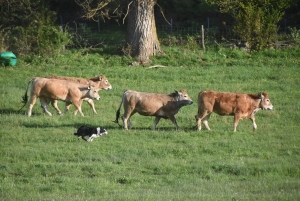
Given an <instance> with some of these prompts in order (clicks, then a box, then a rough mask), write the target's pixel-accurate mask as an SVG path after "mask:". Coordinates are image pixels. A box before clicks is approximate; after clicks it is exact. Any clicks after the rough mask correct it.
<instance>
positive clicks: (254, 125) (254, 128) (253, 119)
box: [250, 116, 257, 131]
mask: <svg viewBox="0 0 300 201" xmlns="http://www.w3.org/2000/svg"><path fill="white" fill-rule="evenodd" d="M250 119H251V121H252V125H253V131H255V130H256V129H257V125H256V123H255V117H254V116H251V117H250Z"/></svg>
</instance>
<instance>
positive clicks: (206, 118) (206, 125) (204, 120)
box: [202, 113, 211, 130]
mask: <svg viewBox="0 0 300 201" xmlns="http://www.w3.org/2000/svg"><path fill="white" fill-rule="evenodd" d="M210 115H211V113H210V114H208V115H206V116H205V117H204V118H203V119H202V122H203V124H204V126H205V128H206V129H207V130H210V128H209V126H208V119H209V117H210Z"/></svg>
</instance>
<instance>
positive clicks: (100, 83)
mask: <svg viewBox="0 0 300 201" xmlns="http://www.w3.org/2000/svg"><path fill="white" fill-rule="evenodd" d="M45 78H49V79H59V80H67V81H71V82H75V83H81V84H87V83H89V82H90V81H92V82H93V85H94V87H95V89H97V90H108V89H112V86H111V84H110V83H109V82H108V79H107V78H106V77H105V75H101V76H95V77H92V78H77V77H66V76H56V75H50V76H47V77H45ZM83 100H84V101H87V102H88V104H89V105H90V106H91V107H92V109H93V111H94V113H95V114H97V111H96V109H95V104H94V102H93V100H92V99H90V98H83ZM47 101H48V104H49V102H51V105H52V106H53V107H54V108H55V109H56V111H57V112H58V114H61V111H60V110H59V108H58V106H57V100H50V99H49V100H47ZM44 112H45V111H44ZM77 112H78V110H77V109H76V110H75V111H74V114H75V115H76V114H77Z"/></svg>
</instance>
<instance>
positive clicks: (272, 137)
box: [0, 47, 300, 200]
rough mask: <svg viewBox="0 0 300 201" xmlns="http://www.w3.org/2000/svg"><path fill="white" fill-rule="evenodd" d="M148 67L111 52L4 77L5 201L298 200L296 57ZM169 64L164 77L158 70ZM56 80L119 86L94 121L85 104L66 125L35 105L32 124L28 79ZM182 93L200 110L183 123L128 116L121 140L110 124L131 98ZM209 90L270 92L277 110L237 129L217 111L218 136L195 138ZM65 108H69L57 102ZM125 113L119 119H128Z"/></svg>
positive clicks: (185, 115)
mask: <svg viewBox="0 0 300 201" xmlns="http://www.w3.org/2000/svg"><path fill="white" fill-rule="evenodd" d="M165 51H166V55H164V56H159V57H155V58H151V59H152V61H153V63H152V64H150V65H148V66H138V67H132V66H128V63H130V62H129V61H133V60H134V59H132V58H127V57H119V56H116V55H109V54H107V53H106V52H105V51H104V50H99V52H98V53H97V52H88V54H82V53H81V52H76V51H67V53H66V54H63V55H60V56H57V57H55V58H35V59H34V61H32V62H30V63H28V62H26V61H25V60H23V59H22V58H19V59H18V65H17V66H15V67H5V68H4V67H3V68H1V79H0V96H1V101H0V126H1V130H0V139H1V148H0V151H1V153H2V154H1V156H0V161H1V164H0V186H1V191H0V192H1V193H0V199H1V200H99V199H100V200H234V199H235V200H299V198H300V196H299V191H300V189H299V186H300V182H299V181H300V180H299V179H300V171H299V170H300V160H299V156H300V136H299V131H300V126H299V115H300V105H299V103H298V102H299V101H298V100H299V98H300V89H299V86H300V81H299V76H300V68H299V64H300V59H299V58H300V52H299V49H286V50H283V51H279V50H270V51H266V52H262V53H256V52H253V53H245V52H241V51H240V50H235V49H232V50H231V49H222V48H215V49H213V50H210V51H208V52H203V51H201V50H187V49H182V48H180V47H171V48H170V47H165ZM151 65H164V66H166V67H164V68H151V69H149V68H148V67H149V66H151ZM50 74H57V75H67V76H81V77H93V76H95V75H101V74H105V75H106V77H107V78H108V79H109V81H110V83H111V84H112V86H113V89H112V90H108V91H101V92H100V96H101V100H100V101H95V106H96V110H97V111H98V114H97V115H95V114H93V111H92V109H91V108H90V107H89V105H88V104H87V103H83V104H82V111H83V113H84V114H85V116H84V117H81V116H80V115H77V116H74V115H73V114H72V112H73V111H74V106H73V107H71V111H69V112H68V113H67V114H65V115H63V116H59V115H57V114H56V112H55V110H54V109H53V108H52V107H51V106H50V111H51V112H52V113H53V116H52V117H49V116H46V115H43V114H42V109H41V107H40V103H39V101H37V103H36V105H35V106H34V108H33V115H32V117H30V118H29V117H27V116H26V112H27V106H26V107H25V108H23V109H22V110H21V111H20V112H19V109H20V108H21V107H22V103H21V100H22V99H21V97H22V96H23V95H24V92H25V89H26V86H27V83H28V81H29V80H30V79H31V78H32V77H34V76H46V75H50ZM181 88H184V89H186V90H187V92H188V94H189V95H190V97H191V98H192V99H193V101H194V104H192V105H190V106H185V107H183V108H182V109H181V110H180V111H179V113H178V114H177V115H176V118H177V122H178V124H179V126H180V128H181V129H180V130H179V131H175V126H174V125H173V124H172V122H171V121H170V120H165V119H162V120H161V121H160V122H159V124H158V125H157V130H156V131H152V130H151V127H152V125H153V121H154V118H153V117H143V116H140V115H138V114H136V115H134V116H133V117H132V124H133V129H132V130H130V131H125V130H123V129H122V128H119V126H118V125H117V124H115V123H113V122H112V121H113V120H114V119H115V112H116V110H117V108H118V106H119V104H120V101H121V97H122V94H123V92H124V90H126V89H134V90H138V91H148V92H158V93H171V92H173V91H174V90H180V89H181ZM201 90H216V91H231V92H245V93H247V92H249V93H258V92H261V91H267V92H268V93H269V96H270V99H271V101H272V103H273V105H274V110H273V111H259V112H258V113H257V114H256V123H257V126H258V129H257V131H255V132H253V131H252V124H251V121H250V120H244V121H240V123H239V125H238V127H237V132H235V133H234V132H233V131H232V130H233V117H221V116H218V115H216V114H212V116H211V118H210V122H209V123H210V127H211V129H212V130H211V131H207V130H205V129H204V130H202V131H200V132H198V131H196V129H195V125H196V122H195V119H194V116H195V114H196V113H197V103H196V102H197V95H198V93H199V92H200V91H201ZM59 107H60V108H61V109H63V108H64V103H62V102H60V103H59ZM121 111H123V110H121ZM80 125H90V126H103V127H105V128H106V129H107V130H108V135H107V136H102V137H100V138H97V139H95V140H94V141H93V142H92V143H87V142H85V141H83V140H78V139H77V137H75V136H74V135H73V132H74V130H75V129H76V128H78V127H79V126H80Z"/></svg>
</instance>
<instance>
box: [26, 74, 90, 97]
mask: <svg viewBox="0 0 300 201" xmlns="http://www.w3.org/2000/svg"><path fill="white" fill-rule="evenodd" d="M80 89H87V85H84V84H80V83H73V82H68V81H67V80H59V79H47V78H35V79H34V81H33V84H32V88H31V94H32V95H35V96H38V97H46V98H52V99H61V100H65V99H66V98H68V96H80V95H81V92H80Z"/></svg>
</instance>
